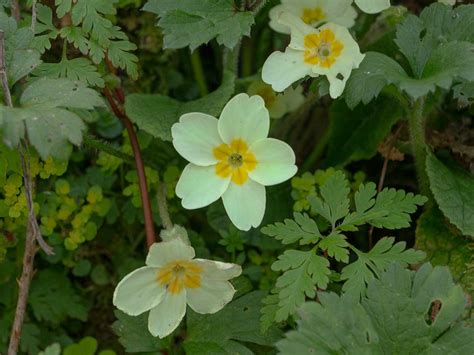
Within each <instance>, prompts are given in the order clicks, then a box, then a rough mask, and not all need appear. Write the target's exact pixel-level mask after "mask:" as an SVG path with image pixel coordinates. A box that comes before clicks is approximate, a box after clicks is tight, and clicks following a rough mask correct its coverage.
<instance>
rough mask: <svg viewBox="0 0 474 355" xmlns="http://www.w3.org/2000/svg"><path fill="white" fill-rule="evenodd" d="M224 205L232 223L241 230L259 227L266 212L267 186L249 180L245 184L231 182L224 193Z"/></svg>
mask: <svg viewBox="0 0 474 355" xmlns="http://www.w3.org/2000/svg"><path fill="white" fill-rule="evenodd" d="M222 201H223V202H224V207H225V210H226V212H227V215H228V216H229V218H230V220H231V221H232V223H233V224H234V225H235V226H236V227H237V228H238V229H240V230H243V231H248V230H249V229H250V228H251V227H258V226H259V225H260V223H261V222H262V219H263V215H264V214H265V203H266V195H265V186H263V185H261V184H259V183H257V182H255V181H252V180H250V179H249V180H248V181H247V182H246V183H245V184H243V185H236V184H233V183H232V184H230V185H229V188H228V189H227V191H226V192H225V193H224V195H222Z"/></svg>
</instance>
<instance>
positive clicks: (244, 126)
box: [218, 94, 270, 145]
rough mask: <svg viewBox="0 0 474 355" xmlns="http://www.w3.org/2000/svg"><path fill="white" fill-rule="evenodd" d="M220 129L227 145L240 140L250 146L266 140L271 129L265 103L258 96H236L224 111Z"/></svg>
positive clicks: (220, 120) (220, 119)
mask: <svg viewBox="0 0 474 355" xmlns="http://www.w3.org/2000/svg"><path fill="white" fill-rule="evenodd" d="M218 129H219V134H220V136H221V138H222V139H223V140H224V142H225V143H227V144H230V143H231V142H232V140H234V139H239V138H240V139H243V140H244V141H245V143H247V144H248V145H250V144H252V143H253V142H255V141H256V140H259V139H262V138H266V137H267V136H268V131H269V129H270V117H269V114H268V110H267V108H266V107H265V102H264V101H263V99H262V98H261V97H260V96H257V95H255V96H252V97H249V96H248V95H247V94H239V95H236V96H234V97H233V98H232V99H231V100H230V101H229V102H228V103H227V104H226V105H225V107H224V109H223V110H222V113H221V116H220V118H219V124H218Z"/></svg>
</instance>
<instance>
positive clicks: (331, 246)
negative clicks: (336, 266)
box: [318, 233, 349, 264]
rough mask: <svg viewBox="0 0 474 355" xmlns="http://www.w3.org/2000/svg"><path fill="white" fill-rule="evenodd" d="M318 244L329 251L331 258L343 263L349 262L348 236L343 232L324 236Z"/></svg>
mask: <svg viewBox="0 0 474 355" xmlns="http://www.w3.org/2000/svg"><path fill="white" fill-rule="evenodd" d="M318 246H319V247H320V248H321V249H322V250H324V251H327V253H328V255H329V256H330V257H331V258H334V259H336V260H337V261H342V262H343V263H346V264H347V263H348V262H349V249H348V247H349V243H347V241H346V237H345V236H344V235H342V234H338V233H333V234H330V235H328V236H327V237H325V238H323V239H322V240H321V242H320V243H319V244H318Z"/></svg>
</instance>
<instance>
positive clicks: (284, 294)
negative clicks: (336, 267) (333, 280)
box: [272, 250, 331, 322]
mask: <svg viewBox="0 0 474 355" xmlns="http://www.w3.org/2000/svg"><path fill="white" fill-rule="evenodd" d="M272 270H274V271H285V272H284V273H283V275H281V276H280V277H279V278H278V279H277V282H276V287H277V291H278V296H279V298H280V302H279V304H278V306H279V309H278V310H277V312H276V316H275V320H276V321H277V322H279V321H283V320H285V319H287V318H288V316H289V315H290V314H293V313H294V312H295V311H296V309H297V308H298V307H299V306H300V305H301V304H303V302H304V301H305V297H306V296H307V297H310V298H313V297H314V296H315V295H316V294H315V289H316V286H318V287H319V288H321V289H325V288H326V287H327V285H328V283H329V277H328V276H329V274H330V273H331V271H330V270H329V261H328V260H327V259H325V258H323V257H322V256H319V255H316V253H315V251H314V250H310V251H300V250H287V251H285V252H284V253H283V254H282V255H280V256H279V257H278V260H277V261H275V262H274V263H273V265H272Z"/></svg>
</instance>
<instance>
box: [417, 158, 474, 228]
mask: <svg viewBox="0 0 474 355" xmlns="http://www.w3.org/2000/svg"><path fill="white" fill-rule="evenodd" d="M426 171H427V173H428V177H429V180H430V188H431V191H432V192H433V195H434V198H435V200H436V202H437V203H438V205H439V208H440V210H441V211H443V213H444V215H445V216H446V217H448V218H449V220H450V221H451V223H453V224H454V225H455V226H456V227H458V228H459V229H460V230H461V232H462V233H464V234H466V235H469V236H471V237H474V177H472V175H470V174H469V173H467V172H465V171H464V170H462V169H461V168H459V167H455V166H453V167H448V166H446V165H445V164H443V163H442V162H441V161H439V160H438V159H437V158H436V157H435V156H434V155H433V154H429V155H428V156H427V157H426Z"/></svg>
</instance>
